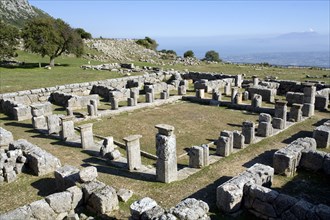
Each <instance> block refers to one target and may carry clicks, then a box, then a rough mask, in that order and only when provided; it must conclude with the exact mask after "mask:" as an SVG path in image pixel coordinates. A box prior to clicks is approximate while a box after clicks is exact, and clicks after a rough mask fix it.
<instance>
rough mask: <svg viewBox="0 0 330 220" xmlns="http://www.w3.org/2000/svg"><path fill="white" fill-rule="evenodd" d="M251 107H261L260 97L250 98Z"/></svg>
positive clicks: (255, 95) (256, 95)
mask: <svg viewBox="0 0 330 220" xmlns="http://www.w3.org/2000/svg"><path fill="white" fill-rule="evenodd" d="M251 105H252V107H253V108H260V107H261V105H262V96H261V95H258V94H254V95H253V97H252V101H251Z"/></svg>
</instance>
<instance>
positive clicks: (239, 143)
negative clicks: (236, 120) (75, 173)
mask: <svg viewBox="0 0 330 220" xmlns="http://www.w3.org/2000/svg"><path fill="white" fill-rule="evenodd" d="M233 136H234V143H233V147H234V148H237V149H243V148H244V141H245V137H244V135H242V133H241V132H239V131H233Z"/></svg>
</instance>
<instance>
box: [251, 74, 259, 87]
mask: <svg viewBox="0 0 330 220" xmlns="http://www.w3.org/2000/svg"><path fill="white" fill-rule="evenodd" d="M252 82H253V86H257V85H258V84H259V78H258V76H252Z"/></svg>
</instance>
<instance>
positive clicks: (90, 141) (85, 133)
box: [79, 123, 95, 150]
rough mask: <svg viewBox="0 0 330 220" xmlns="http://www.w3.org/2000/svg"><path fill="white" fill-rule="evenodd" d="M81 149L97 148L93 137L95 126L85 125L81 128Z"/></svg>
mask: <svg viewBox="0 0 330 220" xmlns="http://www.w3.org/2000/svg"><path fill="white" fill-rule="evenodd" d="M79 128H80V137H81V147H82V148H83V149H86V150H88V149H92V148H94V146H95V143H94V137H93V124H92V123H89V124H84V125H81V126H80V127H79Z"/></svg>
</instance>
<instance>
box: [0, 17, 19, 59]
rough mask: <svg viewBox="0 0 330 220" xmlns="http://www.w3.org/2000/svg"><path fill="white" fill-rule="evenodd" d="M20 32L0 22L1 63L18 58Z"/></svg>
mask: <svg viewBox="0 0 330 220" xmlns="http://www.w3.org/2000/svg"><path fill="white" fill-rule="evenodd" d="M18 36H19V30H18V29H17V28H16V27H14V26H11V25H8V24H6V23H5V22H4V21H1V20H0V61H1V60H4V59H6V58H11V57H14V56H16V55H17V54H16V52H15V51H16V47H17V45H18V43H19V41H18Z"/></svg>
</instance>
